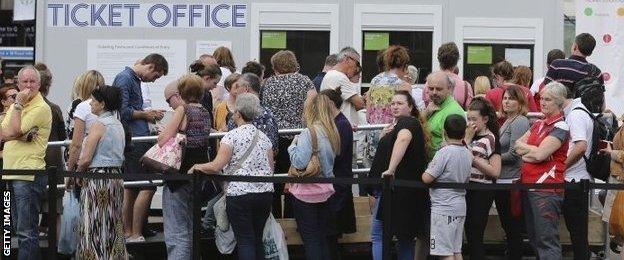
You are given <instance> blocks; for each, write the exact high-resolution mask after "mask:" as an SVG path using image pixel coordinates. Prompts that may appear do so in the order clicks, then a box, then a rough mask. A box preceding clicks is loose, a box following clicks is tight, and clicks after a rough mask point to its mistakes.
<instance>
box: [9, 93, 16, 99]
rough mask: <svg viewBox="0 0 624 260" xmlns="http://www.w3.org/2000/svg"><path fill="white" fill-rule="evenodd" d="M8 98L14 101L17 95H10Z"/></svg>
mask: <svg viewBox="0 0 624 260" xmlns="http://www.w3.org/2000/svg"><path fill="white" fill-rule="evenodd" d="M9 97H10V98H12V99H15V98H16V97H17V93H15V94H13V95H10V96H9Z"/></svg>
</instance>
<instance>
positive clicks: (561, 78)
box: [540, 33, 602, 94]
mask: <svg viewBox="0 0 624 260" xmlns="http://www.w3.org/2000/svg"><path fill="white" fill-rule="evenodd" d="M595 47H596V39H594V37H593V36H592V35H591V34H589V33H581V34H579V35H577V36H576V38H575V39H574V43H573V44H572V55H571V56H570V57H569V58H567V59H560V60H554V61H553V62H552V63H551V64H550V67H548V72H547V73H546V78H545V79H544V82H542V84H541V86H540V91H541V90H542V88H544V86H546V84H548V83H550V82H551V81H557V82H559V83H561V84H563V85H564V86H566V87H567V88H568V91H572V94H574V91H575V89H574V84H575V83H576V82H577V81H579V80H582V79H584V78H586V77H589V76H596V77H598V78H600V79H602V75H601V74H602V72H601V71H600V69H599V68H598V67H596V65H593V64H591V63H589V62H588V61H587V57H589V56H590V55H591V54H592V52H593V51H594V48H595ZM592 70H593V71H592ZM590 73H591V75H590Z"/></svg>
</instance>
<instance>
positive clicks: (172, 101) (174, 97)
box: [165, 79, 184, 110]
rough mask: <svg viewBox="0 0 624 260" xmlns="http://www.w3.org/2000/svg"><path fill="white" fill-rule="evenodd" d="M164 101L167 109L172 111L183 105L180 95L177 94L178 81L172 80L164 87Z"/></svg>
mask: <svg viewBox="0 0 624 260" xmlns="http://www.w3.org/2000/svg"><path fill="white" fill-rule="evenodd" d="M165 100H166V101H167V104H169V107H171V108H172V109H173V110H175V109H176V108H178V107H179V106H181V105H184V100H182V97H180V93H179V92H178V80H177V79H176V80H174V81H171V82H169V84H167V86H166V87H165Z"/></svg>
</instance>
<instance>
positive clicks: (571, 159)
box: [562, 96, 594, 259]
mask: <svg viewBox="0 0 624 260" xmlns="http://www.w3.org/2000/svg"><path fill="white" fill-rule="evenodd" d="M563 113H564V115H565V121H566V123H567V124H568V126H570V144H569V146H568V147H569V148H568V158H567V159H566V161H565V163H566V172H565V180H566V182H580V181H581V180H584V179H587V180H591V179H592V178H591V176H590V175H589V172H588V171H587V166H586V163H585V159H584V158H583V157H586V158H588V157H589V155H590V153H591V147H592V134H593V131H594V125H593V119H592V118H591V117H590V114H589V112H587V108H585V106H584V105H583V103H581V99H580V98H577V99H572V97H571V96H568V99H567V100H566V102H565V108H564V109H563ZM585 195H586V194H584V192H583V191H582V190H580V189H579V190H566V191H565V194H564V199H563V207H562V210H563V217H564V219H565V223H566V227H567V228H568V231H569V232H570V239H571V241H572V248H573V251H574V259H589V256H590V255H589V241H588V239H587V233H588V230H587V229H588V227H587V223H586V221H587V214H588V213H587V210H588V209H587V204H586V203H587V201H585Z"/></svg>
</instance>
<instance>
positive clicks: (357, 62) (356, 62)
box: [347, 56, 362, 70]
mask: <svg viewBox="0 0 624 260" xmlns="http://www.w3.org/2000/svg"><path fill="white" fill-rule="evenodd" d="M347 58H349V59H351V60H353V61H355V66H357V67H358V69H359V70H362V65H360V61H358V60H356V59H355V58H353V57H351V56H347Z"/></svg>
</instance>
